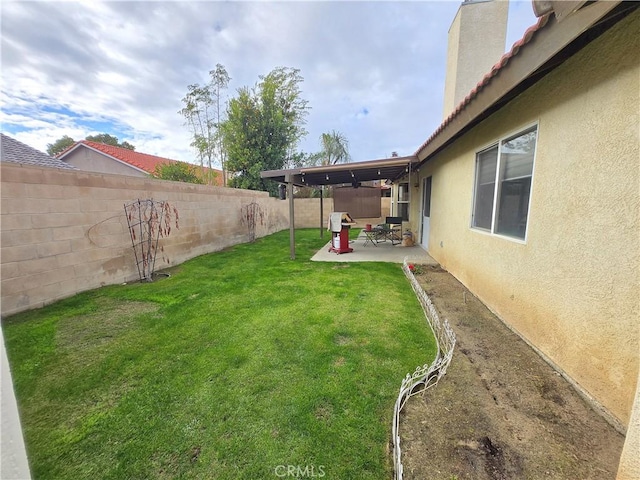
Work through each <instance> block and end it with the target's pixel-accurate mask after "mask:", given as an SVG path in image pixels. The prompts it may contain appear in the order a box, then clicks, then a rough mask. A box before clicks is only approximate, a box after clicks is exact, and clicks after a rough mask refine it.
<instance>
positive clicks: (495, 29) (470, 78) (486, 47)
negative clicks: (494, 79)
mask: <svg viewBox="0 0 640 480" xmlns="http://www.w3.org/2000/svg"><path fill="white" fill-rule="evenodd" d="M508 14H509V2H508V1H507V0H479V1H472V2H465V3H462V4H461V5H460V7H459V8H458V13H457V14H456V16H455V18H454V19H453V22H452V23H451V27H450V28H449V37H448V38H449V39H448V44H447V70H446V82H445V87H444V107H443V112H442V114H443V117H447V116H448V115H449V114H450V113H451V112H452V111H453V109H454V108H455V107H456V105H458V104H459V103H460V102H461V101H462V100H463V99H464V97H465V96H466V95H467V94H468V93H469V92H470V91H471V89H472V88H473V87H475V86H476V85H477V84H478V82H479V81H480V80H482V77H483V76H484V75H485V74H486V73H487V72H488V71H489V70H491V67H492V66H493V65H495V63H496V62H497V61H498V60H499V59H500V57H501V56H502V54H503V53H504V51H505V41H506V37H507V17H508Z"/></svg>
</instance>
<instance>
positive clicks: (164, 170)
mask: <svg viewBox="0 0 640 480" xmlns="http://www.w3.org/2000/svg"><path fill="white" fill-rule="evenodd" d="M153 176H154V177H155V178H160V179H162V180H172V181H174V182H187V183H198V184H204V180H203V179H202V177H201V176H200V175H199V174H198V170H197V168H196V166H195V165H191V164H190V163H186V162H171V163H160V164H158V165H156V168H155V170H154V172H153Z"/></svg>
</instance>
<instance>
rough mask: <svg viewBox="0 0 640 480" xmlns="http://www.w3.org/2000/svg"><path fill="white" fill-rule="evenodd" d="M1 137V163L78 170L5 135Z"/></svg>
mask: <svg viewBox="0 0 640 480" xmlns="http://www.w3.org/2000/svg"><path fill="white" fill-rule="evenodd" d="M0 137H1V141H0V151H1V154H0V161H2V162H11V163H20V164H23V165H33V166H36V167H49V168H66V169H71V170H75V169H76V167H74V166H73V165H69V164H68V163H66V162H63V161H62V160H59V159H57V158H54V157H50V156H49V155H47V154H46V153H43V152H41V151H40V150H36V149H35V148H33V147H30V146H29V145H27V144H25V143H22V142H20V141H18V140H16V139H15V138H11V137H10V136H8V135H5V134H4V133H2V134H0Z"/></svg>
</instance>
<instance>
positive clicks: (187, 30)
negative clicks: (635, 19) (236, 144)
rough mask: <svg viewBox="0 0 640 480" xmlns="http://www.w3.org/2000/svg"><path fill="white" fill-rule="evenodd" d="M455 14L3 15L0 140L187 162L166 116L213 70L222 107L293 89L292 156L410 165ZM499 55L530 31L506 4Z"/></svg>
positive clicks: (206, 9) (85, 8)
mask: <svg viewBox="0 0 640 480" xmlns="http://www.w3.org/2000/svg"><path fill="white" fill-rule="evenodd" d="M458 5H459V3H458V2H384V3H383V2H299V3H295V2H292V3H286V2H285V3H275V2H206V1H200V2H187V1H184V2H177V1H176V2H97V1H96V2H84V3H75V2H37V3H36V2H3V3H2V5H1V7H0V8H1V9H2V11H1V14H2V104H3V108H2V110H3V115H2V122H3V128H4V129H5V130H7V131H9V132H10V133H12V132H15V133H14V136H16V137H17V138H19V139H20V140H21V141H24V142H25V143H28V144H29V145H32V146H34V147H36V148H39V149H41V150H44V149H46V145H47V144H48V143H51V142H53V141H54V140H56V139H57V138H59V137H61V136H62V135H65V134H66V135H70V136H72V137H74V138H76V139H80V138H84V136H86V135H87V134H89V133H95V132H96V131H107V129H109V128H110V129H111V132H110V133H112V134H116V135H117V136H118V137H119V138H120V140H127V141H129V142H131V143H133V144H134V145H136V147H137V150H139V151H143V152H146V153H151V154H156V155H162V156H167V157H171V158H177V159H184V160H193V158H194V152H193V150H192V149H191V147H189V143H190V141H189V135H188V132H187V131H186V129H185V128H184V127H183V121H182V119H181V117H180V116H179V115H178V114H177V112H178V110H179V109H180V108H181V103H180V99H181V98H182V97H183V96H184V94H185V93H186V87H187V85H189V84H192V83H202V82H205V81H207V77H208V71H209V70H211V69H213V68H214V67H215V65H216V64H217V63H221V64H223V65H225V67H226V68H227V70H228V72H229V74H230V75H231V77H232V81H231V85H230V89H229V94H230V95H233V94H234V92H235V89H236V88H238V87H240V86H244V85H248V86H253V85H254V84H255V82H256V81H257V80H258V76H259V75H264V74H266V73H268V72H269V71H270V70H271V69H273V68H275V67H277V66H288V67H295V68H299V69H300V70H301V74H302V75H303V77H304V78H305V81H304V84H303V85H302V90H303V95H304V98H305V99H307V100H308V101H309V104H310V106H311V107H312V110H311V112H310V115H309V116H308V123H307V130H308V131H309V135H308V136H307V138H306V139H305V140H304V141H303V142H302V144H301V145H300V147H301V148H302V149H303V150H305V151H313V150H316V149H317V148H318V147H319V142H318V137H319V136H320V134H321V133H322V132H326V131H329V130H334V129H335V130H339V131H341V132H343V133H344V134H345V135H346V136H347V138H348V139H349V141H350V146H351V153H352V156H353V158H354V160H367V159H372V158H380V157H384V156H387V155H389V154H390V153H391V151H393V150H395V151H398V153H400V154H401V155H403V154H411V153H413V151H414V150H415V149H416V148H417V147H418V146H419V145H420V144H421V143H422V142H423V141H424V140H425V139H426V138H427V137H428V136H429V135H430V134H431V133H432V132H433V130H434V129H435V128H436V127H437V126H438V124H439V123H440V119H441V116H442V111H441V110H442V93H443V89H444V87H443V85H444V83H443V82H444V61H445V52H446V41H447V30H448V28H449V25H450V23H451V21H452V19H453V16H454V15H455V12H456V10H457V8H458ZM510 18H511V20H510V29H509V35H510V37H509V39H508V45H509V46H510V45H511V43H513V41H515V40H516V39H517V38H519V37H520V36H522V33H524V30H525V28H526V27H527V26H529V25H531V24H533V23H534V22H535V18H534V16H533V14H532V13H531V5H530V2H528V1H527V2H514V3H512V5H511V15H510Z"/></svg>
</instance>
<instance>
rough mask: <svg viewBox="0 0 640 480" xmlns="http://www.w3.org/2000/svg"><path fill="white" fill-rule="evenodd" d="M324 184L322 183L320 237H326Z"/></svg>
mask: <svg viewBox="0 0 640 480" xmlns="http://www.w3.org/2000/svg"><path fill="white" fill-rule="evenodd" d="M323 194H324V185H320V238H324V225H323V222H324V208H323V196H324V195H323Z"/></svg>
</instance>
